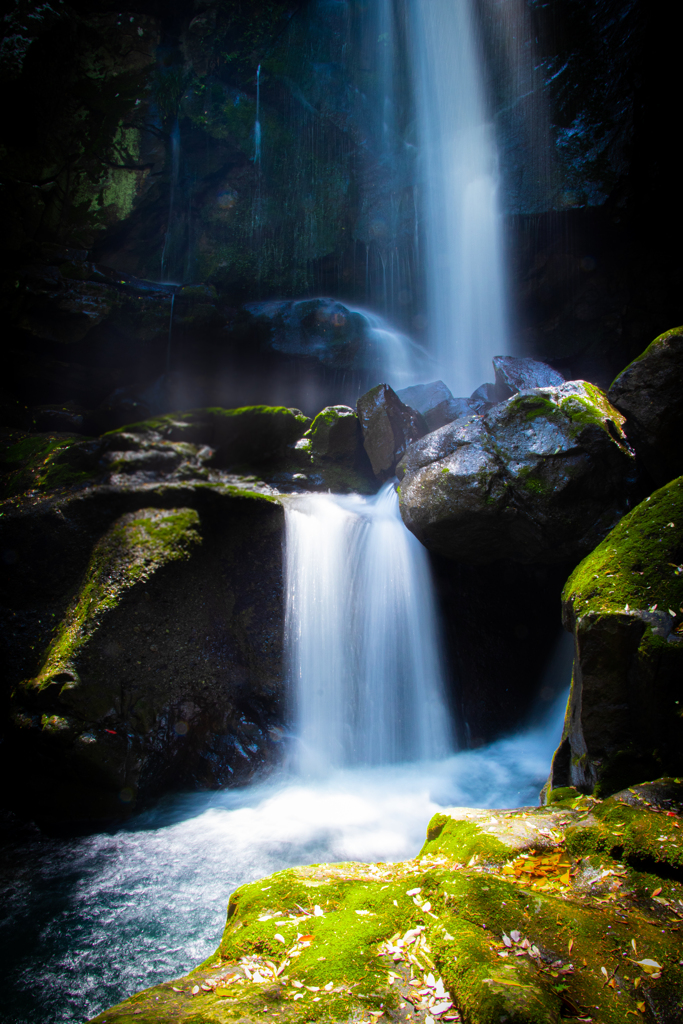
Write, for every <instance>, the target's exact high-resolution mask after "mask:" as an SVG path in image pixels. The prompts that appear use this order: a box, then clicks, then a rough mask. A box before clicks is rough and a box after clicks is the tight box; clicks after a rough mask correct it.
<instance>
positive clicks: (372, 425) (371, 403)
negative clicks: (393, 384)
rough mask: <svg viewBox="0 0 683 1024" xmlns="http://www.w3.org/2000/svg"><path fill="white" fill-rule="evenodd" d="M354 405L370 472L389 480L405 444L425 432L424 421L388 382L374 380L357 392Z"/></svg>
mask: <svg viewBox="0 0 683 1024" xmlns="http://www.w3.org/2000/svg"><path fill="white" fill-rule="evenodd" d="M357 409H358V418H359V420H360V425H361V429H362V431H363V447H364V448H365V451H366V452H367V454H368V458H369V459H370V465H371V466H372V472H373V473H374V474H375V476H376V477H377V479H378V480H382V481H383V480H389V479H390V478H391V477H392V476H393V475H394V472H395V469H396V464H397V462H398V461H399V460H400V459H401V457H402V455H403V453H404V452H405V450H406V448H407V446H408V445H409V444H412V442H413V441H417V440H418V438H420V437H423V436H424V434H426V433H427V425H426V423H425V421H424V419H423V417H422V416H421V415H420V413H419V412H416V411H415V410H414V409H411V408H409V407H408V406H407V405H404V404H403V402H402V401H401V399H400V398H399V397H398V395H397V394H396V392H395V391H393V390H392V389H391V388H390V387H389V385H388V384H378V385H377V386H376V387H374V388H371V390H370V391H368V392H366V394H364V395H361V397H360V398H359V399H358V404H357Z"/></svg>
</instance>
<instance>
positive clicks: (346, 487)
mask: <svg viewBox="0 0 683 1024" xmlns="http://www.w3.org/2000/svg"><path fill="white" fill-rule="evenodd" d="M295 449H296V453H295V455H296V457H295V461H294V462H293V463H292V470H293V473H292V482H293V483H295V484H296V485H297V486H298V487H305V488H307V489H312V490H320V489H324V490H331V491H334V492H336V493H347V492H349V491H358V492H360V493H361V494H363V493H373V492H374V491H375V490H376V488H377V483H376V481H375V479H374V476H373V473H372V469H371V468H370V463H369V462H368V457H367V455H366V453H365V449H364V448H363V434H362V432H361V428H360V423H359V420H358V416H357V415H356V412H355V411H354V410H353V409H352V408H351V407H350V406H348V405H331V406H328V407H327V408H326V409H323V410H322V412H319V413H318V415H317V416H316V417H315V419H314V420H313V423H312V424H311V426H310V428H309V429H308V430H307V431H306V433H305V434H304V436H303V438H302V439H301V440H300V441H297V443H296V445H295ZM278 479H279V477H276V478H275V480H276V481H277V480H278Z"/></svg>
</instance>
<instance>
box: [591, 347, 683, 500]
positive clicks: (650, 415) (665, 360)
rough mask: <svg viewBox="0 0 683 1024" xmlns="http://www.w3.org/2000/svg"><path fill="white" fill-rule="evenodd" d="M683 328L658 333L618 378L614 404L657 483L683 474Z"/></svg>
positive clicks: (613, 390)
mask: <svg viewBox="0 0 683 1024" xmlns="http://www.w3.org/2000/svg"><path fill="white" fill-rule="evenodd" d="M682 379H683V327H676V328H675V329H674V330H672V331H666V333H665V334H660V336H659V337H658V338H655V340H654V341H653V342H652V344H651V345H648V347H647V348H646V349H645V351H644V352H643V353H642V355H640V356H638V358H637V359H634V360H633V362H632V363H631V364H630V365H629V366H627V367H626V369H625V370H622V372H621V373H620V374H619V376H618V377H617V378H616V380H615V381H614V382H613V383H612V386H611V387H610V389H609V392H608V396H609V400H610V402H612V404H613V405H614V406H616V408H617V409H619V411H620V412H622V413H623V414H624V416H625V417H626V424H625V427H624V429H625V431H626V436H627V437H628V440H629V443H630V444H631V445H632V446H633V448H634V449H635V451H636V454H637V456H638V458H639V460H640V461H641V462H642V464H643V466H644V467H645V469H646V470H647V471H648V473H649V474H650V476H651V477H652V479H653V480H654V482H655V484H657V485H661V484H665V483H666V482H667V480H671V479H672V478H673V477H676V476H679V475H680V474H681V473H683V448H682V447H681V434H683V388H681V380H682Z"/></svg>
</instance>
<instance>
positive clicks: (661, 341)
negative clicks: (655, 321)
mask: <svg viewBox="0 0 683 1024" xmlns="http://www.w3.org/2000/svg"><path fill="white" fill-rule="evenodd" d="M681 334H683V327H673V328H672V329H671V330H670V331H665V332H664V333H663V334H659V335H658V336H657V337H656V338H655V340H654V341H651V342H650V344H649V345H648V346H647V348H646V349H645V350H644V351H643V352H641V353H640V355H639V356H636V358H635V359H632V360H631V362H630V363H629V364H628V366H625V367H624V369H623V370H621V371H620V372H619V373H618V374H617V376H616V377H615V379H614V380H613V381H612V383H611V384H610V389H611V388H613V387H614V385H615V384H616V382H617V381H618V380H619V378H620V377H621V376H622V374H624V373H626V371H627V370H629V369H630V368H631V367H632V366H635V364H636V363H639V362H640V361H641V359H646V358H647V356H649V355H652V354H653V352H655V351H656V350H657V349H658V348H661V347H662V346H664V345H666V343H667V342H668V341H669V339H670V338H674V337H680V336H681Z"/></svg>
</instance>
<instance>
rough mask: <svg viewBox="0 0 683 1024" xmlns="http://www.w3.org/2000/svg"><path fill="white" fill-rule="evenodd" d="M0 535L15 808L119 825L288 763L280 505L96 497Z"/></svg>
mask: <svg viewBox="0 0 683 1024" xmlns="http://www.w3.org/2000/svg"><path fill="white" fill-rule="evenodd" d="M174 499H176V501H177V504H176V503H174ZM183 499H184V500H185V502H190V503H191V504H192V506H193V507H189V506H188V505H187V504H186V505H184V506H183ZM145 500H146V502H147V506H145V504H144V503H145ZM150 502H152V503H156V505H157V507H148V506H149V503H150ZM126 505H127V506H128V508H129V509H130V508H131V506H132V508H133V509H134V511H125V509H126ZM141 505H142V506H143V507H142V508H141V507H140V506H141ZM164 506H165V507H164ZM117 512H118V513H119V515H118V516H117ZM121 513H123V514H121ZM112 519H113V522H112ZM1 522H2V527H3V534H4V536H3V541H4V544H7V545H10V544H11V545H12V548H11V550H12V552H13V553H14V555H15V557H14V559H13V560H12V561H11V562H8V560H7V559H6V560H5V562H6V564H5V565H4V567H3V568H4V570H5V571H4V574H3V575H4V577H5V579H3V585H4V586H3V589H5V587H6V593H5V594H3V597H2V601H1V602H0V604H1V605H2V608H1V612H2V616H3V621H4V624H5V627H4V630H3V633H4V636H3V646H4V648H5V653H4V660H5V668H6V672H5V679H4V682H5V685H6V686H8V687H9V688H10V690H11V691H12V693H11V696H9V695H8V694H6V693H4V692H3V693H2V700H3V703H5V702H8V703H9V708H8V710H9V717H10V721H11V725H10V728H9V731H7V730H5V731H6V735H5V737H4V741H3V748H2V753H3V761H4V767H5V770H6V771H11V772H12V774H13V777H14V778H15V784H14V785H13V788H12V792H11V794H9V795H8V800H9V803H10V804H11V806H13V807H14V808H16V809H17V810H18V811H19V812H20V813H21V814H23V815H27V814H28V815H31V816H32V817H34V818H37V819H39V820H41V821H46V822H51V823H57V822H59V823H62V822H65V821H93V820H98V819H99V820H101V819H107V818H115V817H120V816H122V815H125V814H127V813H129V812H130V810H131V809H132V807H133V806H134V805H135V803H136V801H137V800H138V799H139V798H141V799H146V798H148V797H150V796H153V795H157V794H159V793H161V792H164V791H167V790H169V789H173V788H175V787H178V786H181V787H185V788H187V787H190V788H192V787H199V788H205V787H212V786H219V785H225V784H227V783H229V782H230V781H237V780H240V781H242V780H245V779H247V778H249V777H250V776H251V775H252V774H253V772H254V771H255V770H257V769H259V768H262V767H264V766H265V765H266V764H268V763H269V762H270V761H271V759H272V758H273V757H277V756H278V751H279V742H280V734H279V732H278V727H279V726H280V725H281V724H282V719H283V710H282V700H283V694H282V669H281V658H282V618H283V610H282V594H281V587H282V528H283V515H282V509H281V507H280V505H279V504H278V503H277V502H276V501H273V500H272V499H271V497H270V496H269V495H265V494H259V493H254V492H249V491H247V490H246V489H245V488H238V487H228V486H220V485H208V484H207V485H202V484H199V483H196V482H195V483H193V484H192V485H185V486H182V485H176V486H175V488H174V487H172V486H168V485H165V486H156V487H155V486H153V485H152V486H150V485H140V484H139V483H138V484H137V485H135V486H131V487H129V488H126V487H123V486H122V487H119V488H112V487H103V486H99V487H95V488H89V489H85V490H83V491H77V492H71V493H69V494H67V495H65V496H61V497H54V496H52V497H46V498H45V499H43V501H42V502H35V503H34V504H33V505H28V506H26V507H20V508H19V509H17V510H12V511H11V512H10V513H9V514H8V515H6V516H5V517H3V519H2V521H1ZM103 527H104V529H103ZM93 541H94V542H93ZM3 550H5V551H6V550H7V548H5V547H4V546H3ZM84 561H85V564H84ZM81 566H82V570H81V572H80V575H79V569H80V567H81ZM271 730H274V731H272V732H271Z"/></svg>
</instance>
